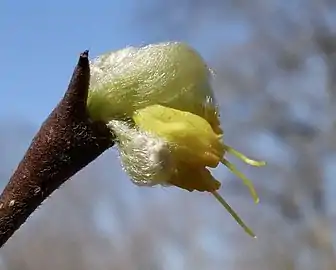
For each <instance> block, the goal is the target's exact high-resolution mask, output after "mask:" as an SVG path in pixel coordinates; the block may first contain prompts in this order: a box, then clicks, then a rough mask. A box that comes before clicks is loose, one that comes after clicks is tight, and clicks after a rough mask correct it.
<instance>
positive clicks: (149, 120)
mask: <svg viewBox="0 0 336 270" xmlns="http://www.w3.org/2000/svg"><path fill="white" fill-rule="evenodd" d="M133 120H134V122H135V124H136V125H137V126H138V127H139V128H140V129H141V130H145V131H148V132H151V133H154V134H156V135H157V136H159V137H162V138H164V139H165V140H166V141H168V142H169V143H171V145H172V151H173V152H174V155H176V158H177V159H180V160H187V161H188V162H189V163H194V164H198V165H200V166H201V165H203V166H209V167H216V166H217V165H218V163H219V162H220V160H221V158H222V157H223V155H224V145H223V143H222V142H221V139H220V137H219V136H218V134H216V133H215V132H214V131H213V129H212V127H211V125H210V124H209V123H208V122H207V121H206V120H205V119H203V118H202V117H200V116H198V115H195V114H192V113H189V112H185V111H180V110H176V109H172V108H168V107H165V106H161V105H152V106H148V107H146V108H144V109H140V110H138V111H136V112H135V114H134V116H133Z"/></svg>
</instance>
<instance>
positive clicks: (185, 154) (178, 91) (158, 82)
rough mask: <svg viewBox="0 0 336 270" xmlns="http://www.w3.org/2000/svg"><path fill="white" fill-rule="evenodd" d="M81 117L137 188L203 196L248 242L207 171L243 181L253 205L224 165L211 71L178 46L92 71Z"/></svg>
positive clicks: (122, 57)
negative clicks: (105, 130) (106, 138)
mask: <svg viewBox="0 0 336 270" xmlns="http://www.w3.org/2000/svg"><path fill="white" fill-rule="evenodd" d="M91 70H92V78H91V81H90V85H91V86H90V91H89V99H88V111H89V113H90V116H91V117H92V118H93V119H94V120H101V121H105V122H106V123H107V126H108V127H109V128H110V129H111V130H112V131H113V132H114V134H115V135H116V138H117V139H116V140H117V145H118V149H119V152H120V157H121V161H122V166H123V168H124V170H125V171H126V172H127V173H128V175H129V176H130V177H131V180H132V181H133V182H134V183H135V184H136V185H139V186H155V185H158V184H160V185H163V186H176V187H179V188H182V189H185V190H188V191H194V190H197V191H200V192H210V193H212V194H213V195H214V197H215V198H216V199H217V200H218V201H219V202H220V203H221V204H222V205H223V206H224V207H225V208H226V209H227V211H228V212H229V213H230V214H231V215H232V216H233V217H234V219H235V220H236V221H237V222H238V224H240V225H241V226H242V227H243V228H244V230H245V231H246V232H247V233H248V234H249V235H251V236H253V237H255V235H254V233H253V232H252V230H251V229H250V228H249V227H247V226H246V225H245V223H244V222H243V221H242V220H241V219H240V217H239V216H238V215H237V214H236V213H235V211H234V210H233V209H232V208H231V207H230V205H229V204H228V203H227V202H226V201H225V200H224V198H223V197H221V196H220V195H219V193H218V190H219V188H220V186H221V183H220V182H219V181H218V180H216V179H215V178H214V177H213V176H212V174H211V172H210V170H209V168H216V167H217V166H218V165H219V164H220V163H222V164H224V165H225V166H226V167H228V168H229V169H230V170H231V171H232V172H233V173H234V174H235V175H237V176H238V177H239V178H240V179H242V181H243V183H244V184H245V185H246V186H247V187H248V188H249V190H250V193H251V195H252V197H253V199H254V201H255V202H256V203H257V202H258V201H259V198H258V195H257V193H256V191H255V189H254V187H253V184H252V183H251V181H250V180H249V179H247V178H246V177H245V175H243V174H242V173H241V172H239V171H238V169H237V168H236V167H235V166H234V165H233V164H232V163H230V162H229V161H228V160H227V159H226V158H225V155H226V154H227V153H231V154H233V155H235V156H236V157H238V158H240V159H241V160H243V161H244V162H245V163H247V164H250V165H252V166H263V165H265V163H264V162H261V161H255V160H252V159H249V158H247V157H246V156H244V155H243V154H242V153H240V152H238V151H237V150H235V149H233V148H232V147H230V146H228V145H226V144H224V141H223V138H224V135H223V130H222V128H221V126H220V121H219V114H218V106H217V105H216V102H215V98H214V94H213V92H212V89H211V87H210V81H209V79H210V76H209V75H210V72H209V68H208V67H207V66H206V64H205V63H204V61H203V60H202V58H201V57H200V56H199V55H198V54H197V53H196V52H195V51H194V50H193V49H191V48H190V47H189V46H187V45H185V44H182V43H165V44H154V45H149V46H146V47H142V48H127V49H124V50H121V51H117V52H115V53H111V54H107V55H104V56H102V57H99V58H98V59H96V61H95V62H93V64H92V68H91Z"/></svg>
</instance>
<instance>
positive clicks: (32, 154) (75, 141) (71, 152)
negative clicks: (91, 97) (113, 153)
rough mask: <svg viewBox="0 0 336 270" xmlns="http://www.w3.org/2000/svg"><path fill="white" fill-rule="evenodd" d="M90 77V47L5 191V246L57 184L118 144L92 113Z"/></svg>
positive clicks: (1, 216) (0, 206) (0, 222)
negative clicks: (89, 98)
mask: <svg viewBox="0 0 336 270" xmlns="http://www.w3.org/2000/svg"><path fill="white" fill-rule="evenodd" d="M89 79H90V67H89V61H88V51H85V52H84V53H82V54H81V55H80V58H79V61H78V64H77V66H76V68H75V70H74V73H73V75H72V78H71V81H70V84H69V87H68V90H67V91H66V93H65V95H64V97H63V99H62V100H61V102H60V103H59V104H58V105H57V107H56V108H55V109H54V110H53V111H52V113H51V114H50V115H49V117H48V118H47V119H46V120H45V122H44V123H43V124H42V126H41V128H40V130H39V131H38V133H37V134H36V136H35V137H34V139H33V140H32V143H31V145H30V147H29V149H28V150H27V152H26V154H25V156H24V157H23V159H22V161H21V162H20V164H19V165H18V167H17V169H16V171H15V172H14V174H13V175H12V177H11V178H10V180H9V182H8V184H7V186H6V187H5V189H4V191H3V193H2V194H1V196H0V247H2V246H3V245H4V244H5V243H6V241H7V240H8V239H9V238H10V237H11V236H12V235H13V234H14V232H15V231H16V230H17V229H18V228H19V227H20V226H21V225H22V224H23V223H24V222H25V221H26V219H27V218H28V217H29V216H30V214H31V213H33V211H34V210H35V209H36V208H37V207H38V206H39V205H40V204H41V203H42V202H43V201H44V200H45V199H46V198H47V197H48V196H49V195H50V194H51V193H52V192H53V191H54V190H56V189H57V188H59V187H60V185H62V184H63V183H64V182H65V181H66V180H67V179H69V178H70V177H71V176H73V175H74V174H75V173H77V172H78V171H79V170H81V169H82V168H83V167H85V166H86V165H87V164H89V163H90V162H91V161H93V160H94V159H95V158H97V157H98V156H99V155H100V154H101V153H103V152H104V151H105V150H106V149H108V148H109V147H111V146H112V145H113V136H112V134H111V133H110V131H109V130H108V129H107V128H106V126H105V125H104V124H103V123H99V122H92V121H91V120H90V119H89V117H88V115H87V111H86V102H87V95H88V87H89Z"/></svg>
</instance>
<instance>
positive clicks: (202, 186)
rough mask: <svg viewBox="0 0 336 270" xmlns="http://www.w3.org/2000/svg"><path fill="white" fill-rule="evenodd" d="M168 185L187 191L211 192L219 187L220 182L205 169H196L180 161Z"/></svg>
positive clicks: (196, 167)
mask: <svg viewBox="0 0 336 270" xmlns="http://www.w3.org/2000/svg"><path fill="white" fill-rule="evenodd" d="M169 183H170V184H171V185H174V186H177V187H179V188H182V189H186V190H188V191H193V190H197V191H208V192H213V191H216V190H218V189H219V188H220V186H221V184H220V182H219V181H217V180H216V179H215V178H214V177H213V176H212V175H211V173H210V171H209V170H208V169H206V168H205V167H198V166H195V165H193V164H189V163H187V162H182V161H181V162H179V163H178V164H177V169H176V171H175V173H174V174H173V175H172V177H171V178H170V179H169Z"/></svg>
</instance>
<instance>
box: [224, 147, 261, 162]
mask: <svg viewBox="0 0 336 270" xmlns="http://www.w3.org/2000/svg"><path fill="white" fill-rule="evenodd" d="M224 149H225V150H226V151H227V152H228V153H230V154H232V155H234V156H236V157H237V158H239V159H240V160H242V161H244V162H245V163H246V164H249V165H251V166H255V167H262V166H265V165H266V162H265V161H258V160H253V159H251V158H248V157H247V156H245V155H244V154H243V153H241V152H239V151H237V150H236V149H233V148H232V147H230V146H228V145H224Z"/></svg>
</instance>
